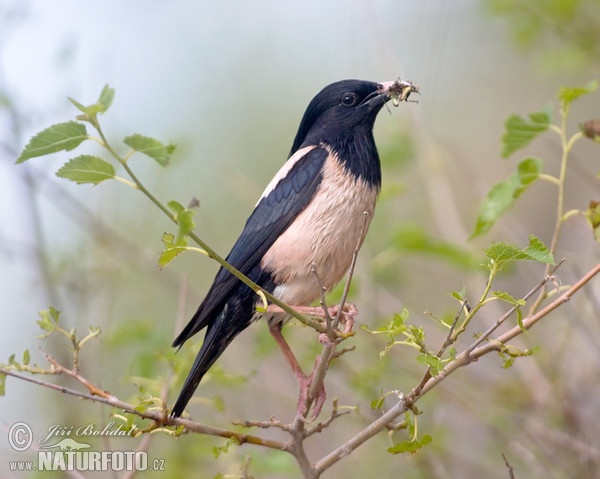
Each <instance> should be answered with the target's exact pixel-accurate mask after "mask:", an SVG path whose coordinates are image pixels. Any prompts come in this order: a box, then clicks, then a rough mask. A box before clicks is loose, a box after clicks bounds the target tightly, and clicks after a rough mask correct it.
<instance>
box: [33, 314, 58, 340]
mask: <svg viewBox="0 0 600 479" xmlns="http://www.w3.org/2000/svg"><path fill="white" fill-rule="evenodd" d="M38 315H39V317H40V319H38V321H37V324H38V326H39V327H40V328H42V330H43V331H45V333H44V334H43V335H41V336H39V337H41V338H47V337H48V336H50V335H51V334H52V333H53V332H54V331H56V328H57V327H58V322H59V319H60V311H58V310H57V309H55V308H54V307H53V306H50V308H48V309H44V310H42V311H40V312H39V313H38Z"/></svg>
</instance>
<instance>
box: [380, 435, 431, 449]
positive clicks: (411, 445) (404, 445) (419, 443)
mask: <svg viewBox="0 0 600 479" xmlns="http://www.w3.org/2000/svg"><path fill="white" fill-rule="evenodd" d="M431 441H433V438H432V437H431V436H430V435H429V434H424V435H423V437H422V438H421V440H418V439H413V440H411V441H405V442H401V443H398V444H395V445H394V446H392V447H390V448H388V452H390V453H392V454H401V453H405V452H410V453H411V454H414V453H416V452H417V451H418V450H419V449H421V448H422V447H423V446H426V445H427V444H429V443H430V442H431Z"/></svg>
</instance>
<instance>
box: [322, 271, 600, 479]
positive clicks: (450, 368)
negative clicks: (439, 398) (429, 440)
mask: <svg viewBox="0 0 600 479" xmlns="http://www.w3.org/2000/svg"><path fill="white" fill-rule="evenodd" d="M599 273H600V263H599V264H597V265H596V266H595V267H594V268H592V269H591V270H590V271H588V272H587V273H586V274H585V275H584V276H583V277H582V278H581V279H580V280H579V281H577V282H576V283H575V284H574V285H573V286H571V287H570V288H569V289H568V290H567V291H566V292H565V293H564V294H562V295H561V296H560V297H559V298H557V299H556V300H555V301H553V302H552V303H550V304H549V305H548V306H546V307H545V308H544V309H542V310H540V311H539V312H538V313H536V314H535V315H533V316H530V317H528V318H525V319H524V320H523V327H524V329H525V330H527V329H530V328H531V327H532V326H533V325H534V324H535V323H536V322H538V321H539V320H540V319H542V318H543V317H544V316H547V315H548V314H549V313H550V312H552V311H554V310H555V309H556V308H558V307H559V306H561V305H562V304H564V303H565V302H567V301H569V300H570V299H571V297H572V296H573V295H574V294H575V293H576V292H577V291H579V290H580V289H581V288H582V287H583V286H584V285H585V284H587V283H588V282H590V281H591V280H592V278H593V277H594V276H596V275H597V274H599ZM522 333H523V329H521V327H519V326H515V327H514V328H512V329H511V330H509V331H508V332H506V333H504V334H503V335H501V336H499V337H498V338H496V339H495V340H493V341H491V342H490V343H488V344H485V345H483V346H479V347H477V348H476V349H474V350H473V351H471V352H469V353H467V351H465V352H462V353H461V354H459V355H457V356H456V359H455V360H454V361H451V362H450V363H448V364H447V365H446V366H445V367H444V368H443V369H442V370H441V371H440V372H439V374H438V375H437V376H435V377H432V378H430V379H429V380H428V381H427V383H426V384H425V385H424V386H423V387H422V388H421V389H420V390H417V388H416V387H415V388H414V389H413V390H412V391H411V392H410V393H408V394H407V395H405V396H404V395H402V396H401V397H400V399H399V401H398V402H397V403H396V404H395V405H394V406H392V408H390V409H389V410H388V411H387V412H385V413H384V414H383V415H382V416H380V417H379V418H378V419H377V420H375V421H373V422H372V423H371V424H369V425H368V426H367V427H366V428H365V429H363V430H362V431H360V432H359V433H358V434H356V435H355V436H353V437H351V438H350V439H349V440H348V441H346V442H345V443H344V444H342V445H341V446H339V447H337V448H336V449H334V450H333V451H331V452H330V453H329V454H327V455H326V456H324V457H323V458H321V459H320V460H319V461H318V462H317V463H316V464H315V467H314V469H315V471H316V472H317V473H319V474H320V473H322V472H323V471H325V470H326V469H328V468H329V467H331V466H332V465H333V464H335V463H336V462H338V461H339V460H340V459H342V458H344V457H346V456H347V455H349V454H351V453H352V451H354V450H355V449H356V448H357V447H359V446H360V445H362V444H364V443H365V442H366V441H367V440H368V439H370V438H371V437H373V436H374V435H376V434H377V433H379V432H380V431H382V430H383V429H385V428H386V427H387V426H388V425H389V424H391V423H392V422H393V421H394V420H395V419H396V418H397V417H398V416H400V415H401V414H403V413H404V412H406V411H407V410H409V409H410V408H411V407H412V406H413V405H414V403H415V402H416V401H417V400H418V399H420V398H421V397H423V396H424V395H425V394H426V393H428V392H429V391H430V390H431V389H433V388H434V387H435V386H437V385H438V384H439V383H440V382H442V381H443V380H444V379H445V378H446V377H447V376H448V375H450V374H452V373H453V372H454V371H456V370H457V369H459V368H461V367H463V366H466V365H467V364H469V363H471V362H473V361H475V360H477V359H478V358H480V357H482V356H484V355H485V354H488V353H490V352H492V351H495V350H497V349H498V345H499V344H505V343H506V342H507V341H510V340H511V339H513V338H514V337H516V336H518V335H520V334H522Z"/></svg>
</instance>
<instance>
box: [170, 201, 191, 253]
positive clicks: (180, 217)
mask: <svg viewBox="0 0 600 479" xmlns="http://www.w3.org/2000/svg"><path fill="white" fill-rule="evenodd" d="M167 206H168V207H169V208H171V209H172V210H173V211H174V212H175V215H176V218H175V220H176V221H177V227H178V230H177V238H176V239H175V241H174V245H176V246H184V245H187V241H186V239H185V238H186V236H187V235H188V234H189V233H190V232H191V231H192V230H193V229H194V228H195V227H196V225H195V224H194V220H193V217H194V215H195V214H196V212H195V211H194V210H192V209H190V208H185V207H184V206H183V205H182V204H181V203H179V202H177V201H169V202H168V203H167Z"/></svg>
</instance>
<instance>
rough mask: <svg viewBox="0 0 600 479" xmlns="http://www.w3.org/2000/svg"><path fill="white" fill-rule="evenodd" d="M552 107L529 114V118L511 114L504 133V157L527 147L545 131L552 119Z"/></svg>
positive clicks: (505, 123) (505, 124)
mask: <svg viewBox="0 0 600 479" xmlns="http://www.w3.org/2000/svg"><path fill="white" fill-rule="evenodd" d="M551 111H552V110H551V109H550V107H547V108H546V109H545V110H544V111H540V112H537V113H531V114H529V118H523V117H522V116H519V115H511V116H509V117H508V119H507V120H506V121H505V122H504V135H502V145H503V148H502V157H503V158H508V157H509V156H510V155H512V154H513V153H514V152H515V151H517V150H520V149H521V148H525V147H526V146H527V145H529V143H530V142H531V140H533V139H534V138H535V137H536V136H538V135H539V134H540V133H543V132H544V131H546V130H547V129H548V127H549V126H550V122H551V121H552V115H551Z"/></svg>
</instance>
